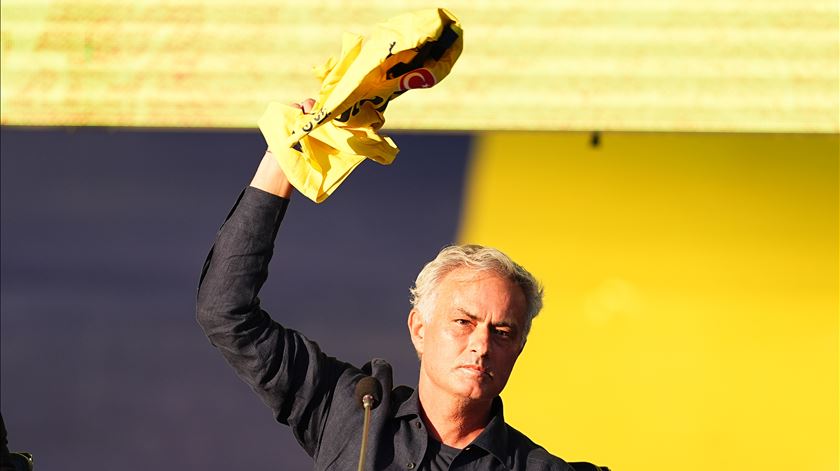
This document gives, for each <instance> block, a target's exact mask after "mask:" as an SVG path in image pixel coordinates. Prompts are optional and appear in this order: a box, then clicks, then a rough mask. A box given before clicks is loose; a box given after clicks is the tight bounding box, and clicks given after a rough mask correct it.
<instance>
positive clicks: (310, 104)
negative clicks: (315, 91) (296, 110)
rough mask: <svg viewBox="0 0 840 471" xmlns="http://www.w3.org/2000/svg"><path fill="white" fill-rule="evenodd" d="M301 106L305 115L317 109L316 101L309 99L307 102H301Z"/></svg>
mask: <svg viewBox="0 0 840 471" xmlns="http://www.w3.org/2000/svg"><path fill="white" fill-rule="evenodd" d="M300 105H301V109H302V110H303V112H304V113H309V112H311V111H312V108H314V107H315V100H314V99H312V98H307V99H306V100H303V101H302V102H300Z"/></svg>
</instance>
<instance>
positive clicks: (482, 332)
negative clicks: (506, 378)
mask: <svg viewBox="0 0 840 471" xmlns="http://www.w3.org/2000/svg"><path fill="white" fill-rule="evenodd" d="M489 350H490V329H488V328H484V327H479V328H476V329H473V331H472V333H471V334H470V351H471V352H474V353H477V354H478V356H479V357H485V356H487V354H488V352H489Z"/></svg>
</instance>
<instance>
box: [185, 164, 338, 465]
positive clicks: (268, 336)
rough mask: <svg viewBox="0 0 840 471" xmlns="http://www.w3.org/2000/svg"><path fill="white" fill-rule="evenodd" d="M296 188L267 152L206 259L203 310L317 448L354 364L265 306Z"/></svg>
mask: <svg viewBox="0 0 840 471" xmlns="http://www.w3.org/2000/svg"><path fill="white" fill-rule="evenodd" d="M290 192H291V186H290V185H289V183H288V180H286V178H285V176H284V175H283V172H282V171H281V170H280V167H279V165H278V164H277V162H276V161H275V160H274V159H273V156H272V155H271V154H270V153H266V156H265V157H264V158H263V160H262V162H261V163H260V165H259V168H258V169H257V172H256V174H255V176H254V179H253V181H252V183H251V186H250V187H249V188H246V189H245V190H244V191H243V192H242V194H241V195H240V197H239V200H238V201H237V202H236V205H235V206H234V208H233V210H231V212H230V214H229V215H228V218H227V220H226V221H225V223H224V224H223V225H222V228H221V229H220V230H219V232H218V234H217V236H216V241H215V243H214V245H213V248H212V249H211V250H210V254H209V255H208V256H207V260H206V261H205V263H204V268H203V270H202V274H201V280H200V282H199V290H198V299H197V305H196V317H197V319H198V322H199V324H200V325H201V327H202V329H203V330H204V333H205V334H206V335H207V337H208V338H209V339H210V342H211V343H212V344H213V345H214V346H216V347H217V348H218V349H219V350H220V351H221V353H222V355H223V356H224V357H225V359H226V360H227V362H228V363H229V364H230V365H231V366H232V367H233V368H234V370H236V373H237V374H238V375H239V377H240V378H241V379H242V380H243V381H245V382H246V383H247V384H248V385H249V386H251V388H252V389H253V390H254V391H255V392H256V393H257V394H258V395H259V396H260V398H261V399H262V400H263V402H265V403H266V405H268V406H269V407H270V408H271V409H272V411H273V412H274V414H275V417H276V418H277V420H278V421H280V422H281V423H285V424H288V425H290V426H291V428H292V431H293V432H294V433H295V435H296V436H297V438H298V440H299V441H300V442H301V444H303V446H304V448H305V449H306V451H307V452H308V453H309V454H310V455H313V454H314V453H316V451H317V447H318V442H319V440H320V432H321V430H322V426H323V423H324V421H325V420H326V415H327V413H328V409H329V397H330V395H331V391H332V389H333V388H334V386H335V384H336V381H337V380H338V378H339V376H340V375H341V374H342V372H344V371H345V370H346V369H347V368H348V367H349V365H347V364H345V363H342V362H339V361H337V360H335V359H333V358H329V357H327V356H326V355H324V354H323V353H322V352H321V351H320V349H319V348H318V346H317V345H316V344H315V343H314V342H312V341H310V340H308V339H307V338H306V337H304V336H303V335H301V334H300V333H298V332H295V331H293V330H291V329H287V328H285V327H283V326H282V325H280V324H279V323H277V322H275V321H274V320H272V319H271V317H269V315H268V313H266V312H265V311H264V310H263V309H262V308H261V306H260V300H259V298H258V294H259V291H260V288H262V285H263V283H264V282H265V280H266V278H267V277H268V265H269V262H270V261H271V256H272V254H273V251H274V239H275V236H276V234H277V231H278V229H279V227H280V222H281V221H282V219H283V216H284V214H285V211H286V207H287V206H288V203H289V200H288V196H289V193H290ZM286 315H288V313H286Z"/></svg>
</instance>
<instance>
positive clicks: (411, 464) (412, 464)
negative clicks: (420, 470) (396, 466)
mask: <svg viewBox="0 0 840 471" xmlns="http://www.w3.org/2000/svg"><path fill="white" fill-rule="evenodd" d="M406 467H407V468H408V469H414V463H413V462H409V463H408V464H407V465H406Z"/></svg>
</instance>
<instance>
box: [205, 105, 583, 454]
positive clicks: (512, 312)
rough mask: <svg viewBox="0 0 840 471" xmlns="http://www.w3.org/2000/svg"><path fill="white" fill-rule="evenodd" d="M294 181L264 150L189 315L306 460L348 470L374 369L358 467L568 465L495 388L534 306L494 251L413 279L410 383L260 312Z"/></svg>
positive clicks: (465, 253)
mask: <svg viewBox="0 0 840 471" xmlns="http://www.w3.org/2000/svg"><path fill="white" fill-rule="evenodd" d="M311 106H312V102H311V101H307V102H304V103H303V104H301V106H300V107H301V109H302V110H303V111H304V112H308V111H309V110H310V109H311ZM291 190H292V187H291V185H290V184H289V182H288V180H287V179H286V177H285V175H284V174H283V172H282V170H281V169H280V167H279V165H278V164H277V163H276V161H275V160H274V158H273V156H272V155H271V154H270V153H269V152H267V153H266V155H265V157H264V158H263V160H262V162H261V163H260V165H259V168H258V169H257V172H256V174H255V175H254V178H253V180H252V181H251V185H250V187H249V188H247V189H246V190H245V191H244V192H243V193H242V195H241V196H240V199H239V201H237V204H236V206H235V207H234V209H233V210H232V211H231V214H230V215H229V216H228V219H227V221H226V222H225V224H224V225H223V226H222V229H221V230H220V231H219V234H218V235H217V238H216V243H215V245H214V247H213V249H212V250H211V252H210V255H209V256H208V258H207V261H206V262H205V266H204V271H203V273H202V277H201V282H200V287H199V293H198V306H197V317H198V320H199V323H200V324H201V326H202V328H203V329H204V331H205V333H206V334H207V336H208V337H209V338H210V341H211V342H212V343H213V344H214V345H215V346H216V347H218V348H219V349H220V350H221V351H222V353H223V355H224V356H225V358H226V359H227V361H228V362H229V363H230V364H231V365H232V366H233V367H234V369H236V371H237V373H238V374H239V376H240V377H241V378H242V379H243V380H244V381H245V382H247V383H248V384H249V385H250V386H251V387H252V388H253V389H254V390H255V392H257V394H258V395H260V397H261V398H262V400H263V401H264V402H265V403H266V404H267V405H268V406H269V407H270V408H271V409H272V410H273V411H274V414H275V417H276V418H277V420H278V421H279V422H281V423H284V424H287V425H289V426H290V427H291V429H292V432H293V433H294V434H295V436H296V438H297V439H298V441H299V442H300V443H301V445H302V446H303V447H304V449H305V450H306V452H307V453H308V454H309V455H310V456H312V457H313V459H314V462H315V469H319V470H320V469H339V470H344V469H355V468H356V466H357V462H358V459H359V449H360V446H361V431H362V420H363V414H362V410H361V407H360V404H358V402H357V400H356V399H355V394H354V389H355V386H356V384H357V383H358V382H359V381H360V380H361V379H362V378H363V377H365V376H373V377H374V378H376V379H377V380H378V381H379V382H380V383H381V385H382V388H383V394H382V397H381V405H379V407H377V408H376V409H374V411H373V415H372V419H371V428H370V437H369V442H368V447H367V450H368V453H369V454H368V456H367V468H368V469H408V470H414V469H422V470H443V469H476V470H479V469H480V470H495V469H522V470H526V469H527V470H571V467H569V466H568V465H567V464H566V463H565V462H564V461H563V460H561V459H559V458H557V457H555V456H552V455H551V454H549V453H548V452H547V451H545V450H544V449H543V448H541V447H539V446H538V445H536V444H534V443H533V442H531V441H530V440H529V439H528V438H527V437H525V436H524V435H522V434H521V433H520V432H518V431H516V430H515V429H513V428H512V427H510V426H509V425H507V424H505V422H504V417H503V414H502V403H501V399H500V398H499V394H500V393H501V391H502V389H503V388H504V386H505V384H506V382H507V380H508V377H509V376H510V373H511V370H512V369H513V366H514V364H515V363H516V359H517V358H518V356H519V354H520V353H521V352H522V349H523V347H524V346H525V340H526V338H527V334H528V330H529V329H530V325H531V320H532V319H533V317H534V316H536V315H537V313H538V312H539V310H540V308H541V306H542V291H541V289H540V287H539V285H538V283H537V281H536V280H535V279H534V278H533V277H532V276H531V275H530V274H529V273H528V272H527V271H526V270H525V269H523V268H522V267H521V266H519V265H517V264H515V263H514V262H512V261H511V260H510V259H509V258H508V257H507V256H505V255H504V254H502V253H501V252H499V251H497V250H495V249H490V248H485V247H479V246H462V247H449V248H447V249H444V250H443V251H442V252H441V253H440V254H439V255H438V257H437V258H436V259H435V260H433V261H432V262H430V263H429V264H428V265H426V267H425V268H424V269H423V270H422V272H421V273H420V275H419V276H418V278H417V282H416V285H415V287H414V288H413V289H412V305H413V308H412V309H411V311H410V313H409V316H408V328H409V332H410V334H411V340H412V342H413V343H414V347H415V349H416V350H417V354H418V356H419V358H420V377H419V379H418V386H417V390H416V391H415V390H413V389H412V388H409V387H407V386H397V387H394V385H393V376H392V372H391V366H390V365H389V364H388V363H387V362H385V361H383V360H379V359H375V360H373V361H371V362H370V363H368V364H366V365H364V366H363V367H362V368H361V369H359V368H356V367H354V366H352V365H349V364H347V363H344V362H341V361H339V360H337V359H335V358H332V357H328V356H326V355H325V354H324V353H323V352H321V351H320V349H319V348H318V346H317V345H316V344H315V343H314V342H312V341H310V340H308V339H306V338H305V337H304V336H302V335H301V334H299V333H297V332H294V331H292V330H290V329H286V328H284V327H282V326H281V325H280V324H278V323H276V322H274V321H273V320H272V319H271V318H270V317H269V316H268V314H267V313H266V312H265V311H263V310H262V309H261V308H260V305H259V299H258V298H257V294H258V292H259V289H260V287H261V286H262V284H263V283H264V282H265V279H266V277H267V276H268V272H267V267H268V263H269V260H270V259H271V255H272V252H273V244H274V238H275V236H276V234H277V230H278V228H279V225H280V221H281V220H282V218H283V215H284V213H285V210H286V207H287V205H288V202H289V198H290V196H291Z"/></svg>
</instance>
